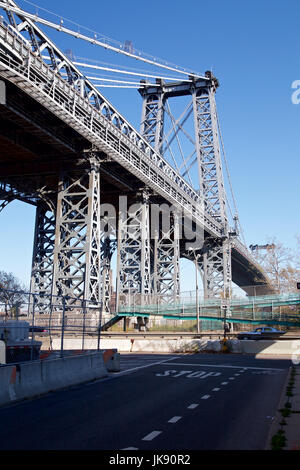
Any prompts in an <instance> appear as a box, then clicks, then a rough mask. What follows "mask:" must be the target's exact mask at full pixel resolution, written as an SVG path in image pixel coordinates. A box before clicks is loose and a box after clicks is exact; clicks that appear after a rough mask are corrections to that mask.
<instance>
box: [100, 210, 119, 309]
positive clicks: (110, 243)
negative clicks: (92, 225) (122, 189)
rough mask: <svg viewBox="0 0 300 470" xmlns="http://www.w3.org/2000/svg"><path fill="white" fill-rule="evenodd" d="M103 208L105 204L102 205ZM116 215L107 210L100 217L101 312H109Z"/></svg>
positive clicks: (115, 243) (115, 245) (115, 244)
mask: <svg viewBox="0 0 300 470" xmlns="http://www.w3.org/2000/svg"><path fill="white" fill-rule="evenodd" d="M103 207H104V209H105V204H104V205H103ZM115 223H116V217H115V213H114V214H110V213H109V211H108V212H106V214H105V215H102V217H101V241H100V243H101V298H102V302H103V303H102V313H103V314H104V315H109V314H110V313H111V294H112V271H111V258H112V255H113V253H114V251H115V249H116V247H117V240H116V226H115Z"/></svg>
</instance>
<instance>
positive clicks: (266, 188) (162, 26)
mask: <svg viewBox="0 0 300 470" xmlns="http://www.w3.org/2000/svg"><path fill="white" fill-rule="evenodd" d="M20 4H22V5H25V3H23V2H22V1H21V2H20ZM38 4H39V5H40V6H41V7H45V8H50V9H51V11H54V12H56V13H57V14H59V15H61V16H63V17H65V18H69V19H70V20H74V21H75V22H78V23H80V24H81V25H84V26H86V27H89V28H91V29H92V30H95V31H98V32H100V33H103V34H105V35H106V36H108V37H110V38H112V39H116V40H119V41H120V42H121V43H123V42H124V41H125V40H126V39H130V40H131V41H132V42H133V45H134V47H136V48H137V49H140V50H142V51H144V52H146V53H149V54H151V55H153V56H158V57H160V58H164V59H166V60H168V61H170V62H173V63H175V64H178V65H182V66H185V67H188V68H190V69H193V70H196V71H199V72H204V71H205V70H210V69H212V71H213V72H214V74H215V75H216V76H217V78H218V79H219V81H220V88H219V89H218V91H217V96H216V100H217V106H218V112H219V117H220V120H221V127H222V133H223V139H224V144H225V149H226V154H227V159H228V163H229V168H230V174H231V180H232V185H233V188H234V193H235V197H236V200H237V204H238V209H239V214H240V219H241V223H242V226H243V229H244V234H245V237H246V241H247V245H250V244H251V243H254V244H257V243H259V244H260V243H265V241H266V240H267V238H268V237H273V236H274V237H277V238H278V239H279V240H280V241H282V242H283V243H284V244H286V245H287V246H289V247H292V248H293V247H294V246H295V239H294V237H295V235H296V234H297V233H298V234H299V233H300V224H299V215H298V214H299V195H298V192H299V175H300V163H299V161H300V159H299V151H300V150H299V149H300V145H299V125H300V104H299V105H295V104H293V103H292V101H291V95H292V91H293V90H292V88H291V85H292V82H293V81H294V80H297V79H300V66H299V50H300V47H299V46H300V44H299V17H300V16H299V15H300V4H299V2H296V1H293V0H291V1H289V2H274V1H269V0H260V1H257V0H252V1H251V2H250V1H244V2H241V1H236V0H227V1H220V0H215V1H214V2H210V3H209V2H207V1H202V0H186V1H185V2H182V1H178V0H172V1H170V0H164V1H161V0H152V1H151V0H149V1H147V2H145V1H141V0H139V1H136V0H130V1H129V0H128V1H127V2H125V1H119V0H115V1H114V2H97V1H95V0H86V1H85V2H74V1H64V2H61V1H60V2H59V1H57V0H52V2H51V6H50V7H49V1H48V0H39V1H38ZM31 11H32V10H31ZM50 34H51V37H52V38H54V40H55V42H56V43H57V45H58V46H59V47H60V48H61V49H62V50H66V49H69V48H71V49H72V50H73V52H74V53H75V54H76V55H77V56H80V57H86V58H88V59H97V60H101V61H106V62H110V63H115V64H124V65H128V66H129V67H138V68H139V69H141V68H146V66H144V65H143V64H140V63H137V61H132V60H131V61H130V60H128V59H124V58H120V57H119V56H118V55H116V54H114V53H111V52H107V51H104V50H102V49H100V48H97V47H95V46H91V45H89V44H87V43H83V42H80V41H78V40H75V39H70V38H69V37H66V36H65V35H61V33H56V32H53V31H50ZM102 93H103V94H104V95H105V96H106V97H107V98H108V99H110V101H111V102H112V103H113V104H114V105H115V106H116V107H117V108H118V109H119V111H120V112H122V113H123V115H124V116H125V117H126V118H127V119H128V120H129V121H130V122H131V123H132V124H133V125H135V126H136V127H137V128H139V122H140V116H141V98H140V96H139V94H138V92H137V91H135V90H122V89H121V90H112V89H107V88H106V89H104V91H102ZM0 224H1V231H0V247H1V249H0V269H3V270H6V271H12V272H14V273H15V274H16V275H17V276H18V277H19V278H20V279H21V280H22V281H23V282H25V283H27V284H28V283H29V273H30V265H31V251H32V238H33V230H34V210H33V208H32V207H31V206H27V205H25V204H23V203H19V202H14V203H11V204H10V205H9V206H7V207H6V208H5V210H4V211H3V212H2V213H1V214H0ZM189 271H190V270H189V269H188V272H189ZM185 272H187V270H186V268H185ZM183 277H184V278H185V281H184V282H186V279H187V276H183ZM186 284H187V285H190V283H187V282H186Z"/></svg>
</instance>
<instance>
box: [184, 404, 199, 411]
mask: <svg viewBox="0 0 300 470" xmlns="http://www.w3.org/2000/svg"><path fill="white" fill-rule="evenodd" d="M197 406H199V403H192V404H191V405H190V406H188V407H187V408H188V409H189V410H194V409H195V408H197Z"/></svg>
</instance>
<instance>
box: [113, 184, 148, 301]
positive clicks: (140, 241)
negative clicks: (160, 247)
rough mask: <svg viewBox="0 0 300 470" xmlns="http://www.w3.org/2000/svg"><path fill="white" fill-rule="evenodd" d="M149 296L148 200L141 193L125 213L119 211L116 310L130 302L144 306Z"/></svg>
mask: <svg viewBox="0 0 300 470" xmlns="http://www.w3.org/2000/svg"><path fill="white" fill-rule="evenodd" d="M120 199H122V198H120ZM150 292H151V284H150V223H149V196H148V194H147V192H146V191H143V193H141V194H140V195H139V196H138V202H136V203H135V204H132V205H131V206H130V207H129V208H128V210H127V208H125V207H124V208H123V207H122V208H120V210H119V222H118V260H117V309H118V307H119V305H122V304H124V303H126V304H127V305H128V303H129V304H130V303H131V304H132V303H133V302H134V301H135V300H134V299H136V301H137V302H138V303H139V304H140V305H144V303H145V302H146V297H145V294H150Z"/></svg>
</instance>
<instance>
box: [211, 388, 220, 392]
mask: <svg viewBox="0 0 300 470" xmlns="http://www.w3.org/2000/svg"><path fill="white" fill-rule="evenodd" d="M219 390H220V388H218V387H216V388H213V389H212V391H213V392H218V391H219Z"/></svg>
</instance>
